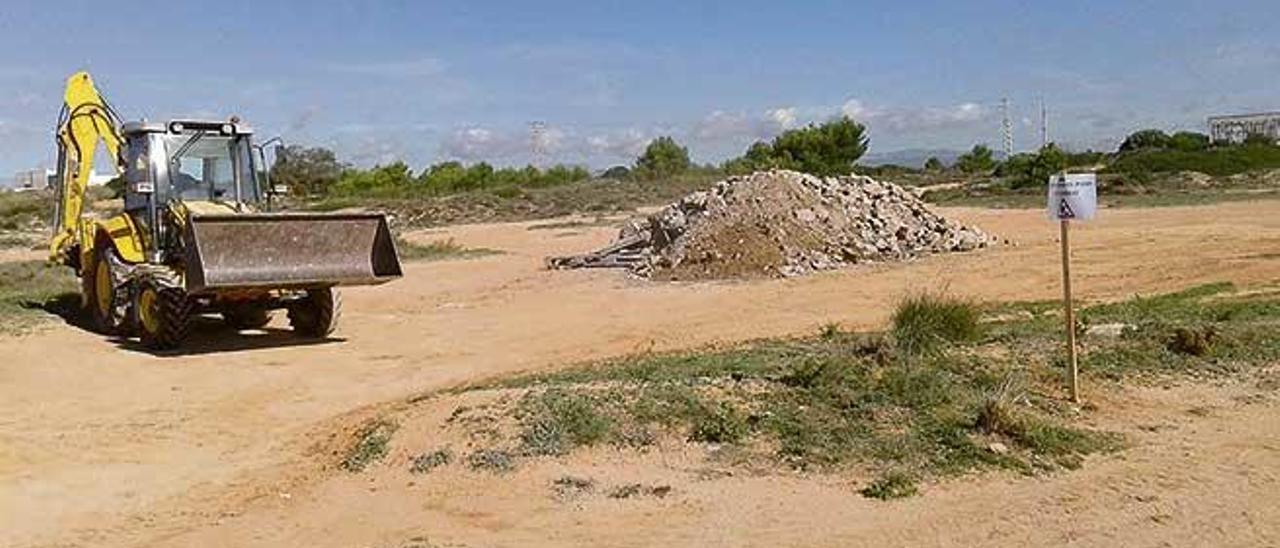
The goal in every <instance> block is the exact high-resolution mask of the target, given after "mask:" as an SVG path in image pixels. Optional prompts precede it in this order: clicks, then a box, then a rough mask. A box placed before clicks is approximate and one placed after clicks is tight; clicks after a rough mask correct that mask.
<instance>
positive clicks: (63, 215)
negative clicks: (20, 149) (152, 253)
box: [49, 72, 124, 265]
mask: <svg viewBox="0 0 1280 548" xmlns="http://www.w3.org/2000/svg"><path fill="white" fill-rule="evenodd" d="M64 101H65V102H64V104H63V107H62V113H61V115H60V116H59V117H58V129H57V142H58V172H57V176H56V177H57V182H56V186H55V189H54V190H55V192H56V195H57V213H56V214H55V218H54V233H53V239H52V241H51V242H50V245H49V253H50V259H51V260H53V261H56V262H60V263H63V264H71V265H74V264H77V261H78V259H79V258H78V257H77V254H76V252H75V251H74V250H75V249H77V248H80V247H81V246H84V245H90V246H91V245H92V242H84V241H81V240H82V238H84V235H83V232H85V231H84V230H83V228H82V227H81V225H82V223H81V216H82V215H83V214H84V201H85V193H86V191H87V190H88V188H89V177H90V175H92V174H93V157H94V153H95V152H96V151H97V148H98V143H99V142H101V143H102V144H103V145H105V146H106V148H107V152H109V153H110V154H111V156H112V159H113V165H114V166H115V169H116V173H117V174H119V173H121V172H122V171H123V169H124V159H123V158H124V157H123V156H122V154H121V152H122V151H121V138H120V119H119V117H118V116H117V115H116V113H115V111H114V110H112V109H111V106H110V105H109V104H108V103H107V102H106V100H105V99H103V98H102V95H101V94H100V93H98V89H97V88H96V87H95V86H94V85H93V79H92V78H90V77H89V73H87V72H77V73H75V74H73V75H71V77H70V78H68V79H67V90H66V94H65V96H64Z"/></svg>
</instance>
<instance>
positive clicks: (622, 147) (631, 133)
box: [586, 128, 653, 160]
mask: <svg viewBox="0 0 1280 548" xmlns="http://www.w3.org/2000/svg"><path fill="white" fill-rule="evenodd" d="M651 140H653V136H652V135H650V134H649V133H648V132H646V131H644V130H641V129H639V128H629V129H626V130H622V131H618V132H613V133H606V134H602V135H593V136H591V137H588V138H587V140H586V146H587V149H588V150H589V151H590V152H591V153H593V154H598V155H604V156H607V157H609V158H612V159H624V160H631V159H633V158H635V157H636V156H639V155H640V153H641V152H644V148H645V147H646V146H648V145H649V141H651Z"/></svg>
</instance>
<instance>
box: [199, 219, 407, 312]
mask: <svg viewBox="0 0 1280 548" xmlns="http://www.w3.org/2000/svg"><path fill="white" fill-rule="evenodd" d="M186 238H187V241H186V243H187V272H186V286H187V292H188V293H202V292H209V291H212V290H224V289H250V288H258V289H293V288H311V287H332V286H349V285H376V284H382V283H386V282H388V281H391V280H393V279H395V278H399V277H400V276H401V275H402V274H403V272H402V271H401V268H400V258H399V256H398V255H397V253H396V248H395V242H394V241H393V239H392V237H391V230H390V229H389V228H388V227H387V220H386V217H385V216H383V215H381V214H372V213H368V214H366V213H360V214H328V213H324V214H320V213H252V214H236V215H230V214H227V215H224V214H216V215H193V216H192V217H190V218H189V219H188V223H187V233H186Z"/></svg>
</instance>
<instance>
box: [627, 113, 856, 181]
mask: <svg viewBox="0 0 1280 548" xmlns="http://www.w3.org/2000/svg"><path fill="white" fill-rule="evenodd" d="M867 143H868V139H867V130H866V128H865V127H864V126H863V125H862V124H859V123H857V122H855V121H853V119H851V118H849V117H847V116H846V117H841V118H836V119H833V120H830V121H828V122H826V123H823V124H811V125H809V126H806V127H803V128H799V129H793V130H789V131H785V132H783V133H782V134H780V135H778V136H777V137H774V138H773V140H772V141H769V142H765V141H758V142H756V143H754V144H752V145H751V146H750V147H748V148H747V150H746V152H745V153H744V154H743V155H742V156H739V157H737V158H733V159H730V160H727V161H725V162H724V163H723V164H721V165H719V166H704V167H699V166H696V165H695V164H694V163H693V162H692V161H690V159H689V150H688V149H687V148H685V147H684V146H682V145H680V143H678V142H676V140H675V139H674V138H672V137H670V136H663V137H658V138H657V139H654V140H653V141H651V142H650V143H649V145H648V146H647V147H646V148H645V150H644V152H643V153H641V154H640V156H639V157H638V158H636V162H635V165H634V167H632V168H630V169H628V168H626V167H624V166H616V167H613V168H610V169H609V170H607V171H605V172H604V177H606V178H613V179H621V178H627V177H630V178H635V179H646V180H648V179H662V178H666V177H674V176H679V175H682V174H685V173H686V172H689V171H692V170H699V171H711V172H716V173H727V174H734V175H736V174H742V173H750V172H753V171H759V170H765V169H793V170H796V171H804V172H808V173H813V174H816V175H841V174H846V173H849V172H851V171H853V168H854V165H855V164H856V163H857V161H858V159H859V158H861V157H862V155H863V154H865V153H866V151H867Z"/></svg>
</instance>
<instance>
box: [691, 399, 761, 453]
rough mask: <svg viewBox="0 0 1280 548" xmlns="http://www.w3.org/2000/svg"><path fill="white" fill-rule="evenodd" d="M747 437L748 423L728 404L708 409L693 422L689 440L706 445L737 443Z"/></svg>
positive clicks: (722, 403)
mask: <svg viewBox="0 0 1280 548" xmlns="http://www.w3.org/2000/svg"><path fill="white" fill-rule="evenodd" d="M746 435H747V421H746V419H745V418H744V417H743V416H742V413H739V412H738V410H737V409H734V407H733V406H732V405H729V404H728V403H726V402H720V404H719V405H715V406H710V407H706V408H705V409H704V412H703V413H702V416H700V417H698V418H697V419H695V420H694V422H693V431H692V432H690V434H689V439H690V440H692V441H699V442H704V443H737V442H739V441H742V438H744V437H746Z"/></svg>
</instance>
